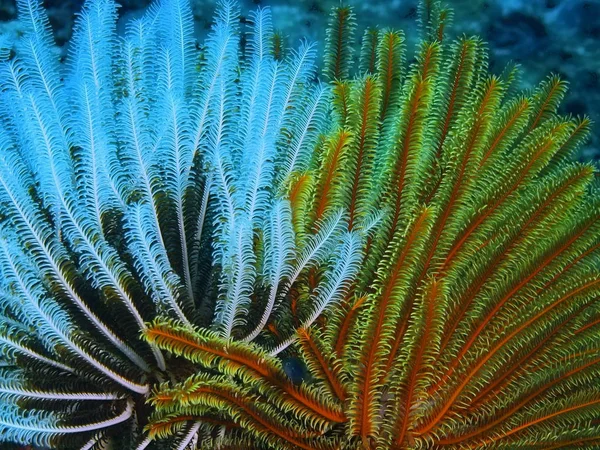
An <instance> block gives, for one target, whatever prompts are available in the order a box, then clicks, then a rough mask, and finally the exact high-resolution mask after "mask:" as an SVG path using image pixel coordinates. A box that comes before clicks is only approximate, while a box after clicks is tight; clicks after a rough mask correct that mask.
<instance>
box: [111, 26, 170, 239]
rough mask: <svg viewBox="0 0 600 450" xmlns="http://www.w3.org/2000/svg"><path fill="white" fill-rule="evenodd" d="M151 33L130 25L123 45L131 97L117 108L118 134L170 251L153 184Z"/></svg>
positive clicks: (122, 59) (138, 187)
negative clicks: (146, 54)
mask: <svg viewBox="0 0 600 450" xmlns="http://www.w3.org/2000/svg"><path fill="white" fill-rule="evenodd" d="M147 33H148V31H147V30H146V23H145V22H144V21H142V20H138V21H135V22H133V23H132V24H131V25H130V27H129V29H128V31H127V36H126V38H125V39H123V40H122V41H121V45H120V67H121V70H122V72H123V74H124V75H123V76H124V82H125V89H126V92H127V95H126V96H123V97H122V98H121V99H120V101H119V103H118V106H117V109H118V111H119V115H118V116H117V120H118V133H119V140H120V142H121V149H122V155H123V156H122V158H123V159H124V163H126V164H127V165H128V166H130V167H131V174H132V176H131V181H132V183H134V186H135V188H136V190H138V191H139V192H140V193H141V196H142V201H144V202H145V203H147V204H149V205H151V206H152V210H153V214H152V220H153V221H154V223H155V226H156V228H157V229H158V230H159V233H158V236H157V237H158V239H159V241H160V245H161V246H162V247H163V248H165V249H166V247H165V242H164V238H163V235H162V230H161V229H160V225H159V224H160V221H159V213H158V205H157V202H156V197H155V194H156V192H155V188H154V187H153V186H152V181H151V177H152V167H151V166H152V163H153V159H154V156H153V154H154V153H153V152H154V142H153V141H154V138H153V136H152V133H153V132H152V129H151V127H150V125H149V123H148V103H149V101H150V99H149V98H148V95H149V93H148V92H147V91H146V86H145V84H144V79H145V78H146V77H148V73H147V71H146V70H145V68H146V67H145V66H147V63H146V62H145V61H144V43H145V40H147V39H149V37H148V36H146V34H147Z"/></svg>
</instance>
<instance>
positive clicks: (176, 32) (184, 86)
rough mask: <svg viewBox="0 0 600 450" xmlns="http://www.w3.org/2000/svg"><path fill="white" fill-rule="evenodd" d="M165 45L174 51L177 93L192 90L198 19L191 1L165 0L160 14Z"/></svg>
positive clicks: (161, 33) (161, 5) (172, 53)
mask: <svg viewBox="0 0 600 450" xmlns="http://www.w3.org/2000/svg"><path fill="white" fill-rule="evenodd" d="M158 21H159V27H160V29H159V33H160V34H159V35H160V36H161V38H163V39H161V41H162V42H161V44H162V45H163V46H165V47H166V48H168V49H169V50H170V52H171V59H172V60H173V67H174V70H175V72H176V73H175V74H174V76H173V78H174V79H175V82H176V84H177V87H176V89H177V92H178V93H179V94H181V95H184V96H185V95H187V94H188V93H189V92H190V91H191V87H192V84H193V81H194V73H195V71H196V69H195V66H196V58H195V56H194V53H195V38H194V18H193V15H192V9H191V7H190V3H189V1H188V0H162V1H161V3H160V10H159V11H158Z"/></svg>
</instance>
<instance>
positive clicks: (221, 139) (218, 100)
mask: <svg viewBox="0 0 600 450" xmlns="http://www.w3.org/2000/svg"><path fill="white" fill-rule="evenodd" d="M226 97H227V91H226V87H225V80H223V79H221V80H219V81H218V89H217V91H216V95H215V105H216V111H215V118H214V120H213V123H212V124H211V129H210V132H209V134H208V144H209V145H208V153H207V159H208V167H209V168H210V170H211V172H212V173H213V175H212V176H211V186H212V190H213V192H214V202H215V203H216V209H217V212H218V215H217V217H216V218H215V236H216V238H217V240H218V242H220V243H221V244H222V245H219V246H218V247H217V250H216V251H215V256H216V258H217V261H216V262H217V263H219V264H223V262H222V261H223V258H224V254H223V252H219V251H218V249H219V248H223V247H224V246H225V247H226V245H227V242H228V240H229V239H230V236H232V235H233V227H234V226H235V221H236V216H237V215H238V214H239V210H240V209H241V207H240V205H239V204H238V203H237V202H236V198H235V195H236V192H235V189H236V187H235V186H234V183H233V181H234V180H233V172H234V171H233V167H232V164H233V163H232V158H231V150H230V148H231V142H230V141H229V140H228V139H227V134H228V130H227V122H228V117H227V114H228V111H227V109H228V108H227V106H228V102H227V101H226Z"/></svg>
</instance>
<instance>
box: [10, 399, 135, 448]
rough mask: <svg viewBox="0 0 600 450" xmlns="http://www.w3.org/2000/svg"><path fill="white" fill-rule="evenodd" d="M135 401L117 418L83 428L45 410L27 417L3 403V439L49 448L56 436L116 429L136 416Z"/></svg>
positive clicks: (13, 407) (86, 424) (81, 425)
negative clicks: (65, 421)
mask: <svg viewBox="0 0 600 450" xmlns="http://www.w3.org/2000/svg"><path fill="white" fill-rule="evenodd" d="M133 406H134V405H133V401H131V400H128V401H127V402H125V405H124V406H123V407H122V410H120V411H116V412H115V416H113V417H111V418H109V419H105V420H101V421H98V422H91V423H84V424H80V425H68V424H64V423H63V420H62V419H63V418H64V417H63V415H61V414H59V413H50V412H45V411H38V410H31V411H28V412H27V415H25V414H23V410H22V409H21V408H19V407H17V406H16V405H13V404H11V403H0V430H1V432H2V434H3V437H4V438H8V439H7V440H9V441H12V442H18V443H21V444H33V445H36V446H40V447H48V446H50V445H51V444H52V441H51V439H52V438H53V437H54V436H57V435H65V434H75V433H86V432H91V431H96V430H102V429H105V428H109V427H113V426H116V425H118V424H120V423H123V422H125V421H127V420H129V419H130V418H131V417H132V416H133Z"/></svg>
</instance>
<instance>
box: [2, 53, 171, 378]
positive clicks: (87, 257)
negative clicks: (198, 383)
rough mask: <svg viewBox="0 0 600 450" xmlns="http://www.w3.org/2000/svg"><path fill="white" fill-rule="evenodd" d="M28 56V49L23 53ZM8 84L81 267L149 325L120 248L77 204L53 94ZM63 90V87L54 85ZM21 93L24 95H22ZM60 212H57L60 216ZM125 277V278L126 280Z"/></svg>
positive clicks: (28, 147)
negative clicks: (133, 292)
mask: <svg viewBox="0 0 600 450" xmlns="http://www.w3.org/2000/svg"><path fill="white" fill-rule="evenodd" d="M19 56H20V57H23V59H24V60H27V58H28V57H30V55H29V56H28V55H27V49H24V50H23V51H22V52H21V53H20V54H19ZM14 84H15V85H17V88H15V87H13V86H10V85H9V86H8V88H7V89H8V90H9V91H10V92H8V93H6V95H7V96H8V97H10V98H11V99H12V100H14V101H15V102H17V104H18V105H17V107H18V108H19V109H20V110H22V111H23V116H22V117H21V118H22V121H21V122H19V123H13V124H12V127H13V129H14V132H15V133H16V134H18V135H19V136H20V139H22V144H23V145H22V148H23V154H29V155H31V157H32V158H33V159H34V162H33V165H34V167H35V169H36V170H35V171H34V173H35V174H36V175H37V179H38V181H39V183H40V189H39V191H40V192H42V195H44V196H46V197H50V199H51V201H49V205H48V206H49V207H51V208H53V207H54V206H57V207H58V210H59V211H60V212H61V215H60V219H62V222H63V227H64V232H65V234H66V235H67V237H68V239H69V240H70V241H71V243H72V244H73V247H74V249H75V250H76V251H78V252H80V254H81V269H82V270H83V271H84V273H86V274H87V275H88V276H90V277H91V281H92V282H93V284H94V286H95V287H97V288H100V289H103V290H107V291H110V292H112V293H114V294H116V295H118V296H119V298H120V300H121V301H122V302H123V303H124V305H125V306H126V307H127V309H128V310H129V312H130V314H131V315H132V317H133V318H134V320H135V321H136V322H137V323H138V326H139V328H140V330H144V329H145V328H146V325H145V321H144V320H143V318H142V317H141V315H140V313H139V311H138V310H137V308H136V306H135V304H134V302H133V300H132V298H131V296H130V294H129V293H128V292H127V289H126V287H125V286H126V284H127V282H128V281H129V280H131V274H129V272H128V271H127V269H126V267H125V266H124V264H123V263H122V262H121V261H120V259H119V258H118V255H117V253H116V251H115V250H114V249H113V248H112V247H110V245H108V243H107V242H106V241H105V240H104V239H103V238H102V236H100V235H99V234H98V232H97V231H96V230H97V224H96V223H95V222H94V221H93V220H91V219H90V218H89V216H88V215H87V214H86V211H85V210H82V209H79V208H78V205H77V200H76V196H75V194H74V189H73V183H72V179H73V167H72V165H71V160H70V156H69V154H68V150H65V149H64V147H65V145H66V142H65V139H64V133H63V131H62V130H61V126H60V124H58V123H57V119H56V117H55V116H54V114H53V113H52V111H53V107H52V106H51V105H50V104H49V98H48V96H45V95H40V94H39V89H38V88H37V87H36V85H35V84H34V83H32V82H30V80H29V79H28V78H27V79H23V80H21V79H15V80H14ZM56 89H58V90H59V87H56ZM20 93H22V95H21V96H20V97H19V95H20ZM58 218H59V217H56V219H57V220H58ZM126 280H127V281H126ZM155 356H156V359H157V362H158V364H159V365H160V366H162V365H163V362H162V357H161V355H160V353H158V352H156V351H155Z"/></svg>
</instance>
